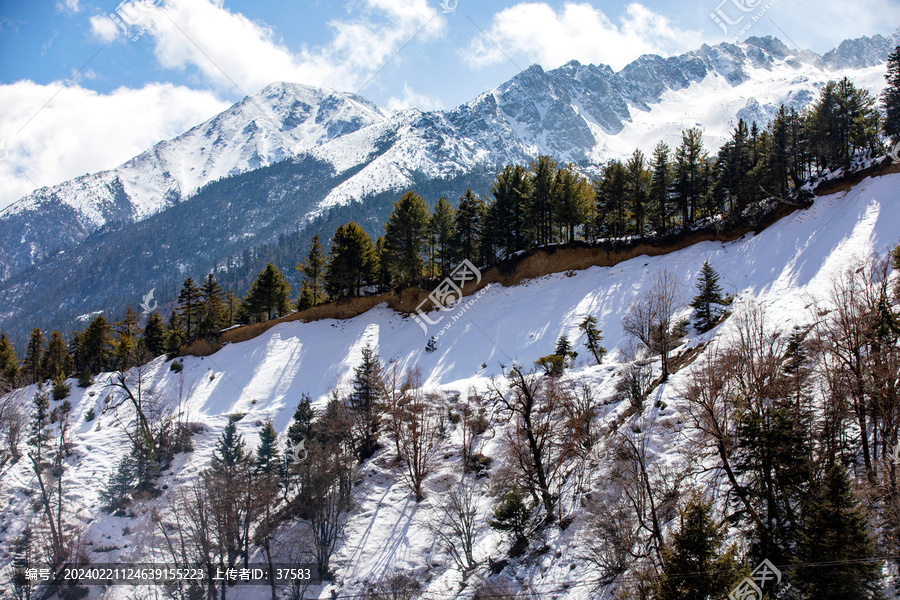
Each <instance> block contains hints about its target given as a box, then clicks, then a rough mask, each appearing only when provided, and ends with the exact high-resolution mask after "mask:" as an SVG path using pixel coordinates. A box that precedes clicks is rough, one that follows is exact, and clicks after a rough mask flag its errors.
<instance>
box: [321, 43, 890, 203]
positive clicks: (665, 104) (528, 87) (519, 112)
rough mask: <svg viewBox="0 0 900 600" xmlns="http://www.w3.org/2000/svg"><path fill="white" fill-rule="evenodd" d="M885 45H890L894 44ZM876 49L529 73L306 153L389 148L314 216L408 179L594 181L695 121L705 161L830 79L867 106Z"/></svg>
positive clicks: (758, 50)
mask: <svg viewBox="0 0 900 600" xmlns="http://www.w3.org/2000/svg"><path fill="white" fill-rule="evenodd" d="M895 37H896V39H897V40H900V34H897V35H896V36H895ZM867 39H868V38H867ZM872 39H874V38H872ZM883 41H884V43H883V44H879V43H874V42H872V41H871V40H870V41H869V44H870V45H873V46H874V47H875V49H871V48H870V49H869V50H870V51H869V52H864V48H863V46H864V47H865V48H868V46H867V45H866V44H864V43H863V42H859V43H858V44H857V45H853V44H852V43H850V42H848V44H849V45H850V47H854V48H856V49H857V51H859V52H861V53H862V56H860V57H858V58H857V59H855V60H852V61H851V60H850V59H849V58H847V59H841V60H839V59H838V57H843V56H844V55H845V54H849V51H848V50H847V48H846V47H845V48H843V50H842V51H841V52H840V53H836V54H834V55H833V56H831V58H830V59H829V61H828V63H827V65H826V64H825V61H823V59H822V58H821V57H819V56H817V55H815V54H812V53H808V52H802V53H794V52H791V51H790V50H789V49H788V48H787V47H786V46H784V45H783V44H782V43H781V42H780V41H778V40H776V39H774V38H763V39H760V38H750V39H748V40H747V41H746V42H745V43H743V44H740V45H731V44H718V45H716V46H714V47H710V46H704V47H703V48H701V49H700V50H697V51H694V52H689V53H686V54H683V55H681V56H677V57H672V58H661V57H659V56H644V57H641V58H639V59H638V60H636V61H634V62H633V63H631V64H629V65H628V66H626V67H625V68H624V69H622V70H621V71H620V72H618V73H615V72H613V71H612V69H610V68H609V67H608V66H605V65H601V66H596V65H582V64H580V63H578V62H577V61H572V62H570V63H568V64H566V65H563V66H562V67H560V68H558V69H554V70H552V71H544V70H543V69H542V68H541V67H540V66H538V65H533V66H531V67H530V68H528V69H526V70H525V71H523V72H522V73H520V74H518V75H516V76H515V77H514V78H513V79H511V80H510V81H508V82H506V83H504V84H503V85H501V86H500V87H498V88H496V89H494V90H491V91H489V92H486V93H484V94H482V95H481V96H479V97H478V98H475V99H474V100H472V101H471V102H468V103H466V104H464V105H462V106H460V107H457V108H455V109H453V110H451V111H446V112H429V113H422V112H420V111H417V110H410V111H404V112H401V113H396V114H395V115H394V116H393V117H392V118H391V119H390V120H388V121H387V122H385V123H382V124H380V125H379V126H377V133H376V132H372V131H368V130H363V131H358V132H356V133H355V134H352V135H349V136H345V137H342V138H337V139H335V140H334V141H332V142H330V143H328V144H324V145H322V146H321V147H319V148H316V149H315V150H314V151H313V153H314V154H315V155H316V156H317V157H319V158H322V159H324V160H326V161H329V162H333V163H334V164H341V165H342V166H345V168H349V167H351V166H356V165H348V164H347V160H346V157H349V156H354V155H360V154H363V155H364V154H366V153H365V152H361V151H360V146H361V145H362V146H363V147H367V148H368V149H369V151H368V153H372V152H374V148H375V146H374V144H375V142H381V143H386V144H390V150H389V151H388V152H386V153H385V154H384V155H382V156H380V157H379V158H378V159H377V160H374V161H372V162H371V163H369V164H367V165H366V166H365V167H364V168H362V169H360V170H359V172H358V173H356V174H354V176H353V177H351V178H350V179H349V180H347V181H345V182H344V183H342V184H341V185H340V186H339V187H337V188H335V189H334V190H333V191H332V192H331V194H329V196H328V197H327V198H325V199H324V200H323V201H322V202H320V204H319V208H318V210H317V214H318V213H320V212H322V211H323V210H325V209H326V208H328V207H331V206H335V205H341V204H347V203H350V202H352V201H354V200H358V199H360V198H364V197H365V196H367V195H368V194H372V193H377V192H381V191H385V190H401V189H404V188H406V187H409V186H410V185H411V184H412V183H413V182H414V181H415V179H416V177H417V176H418V177H426V178H434V177H452V176H456V175H459V174H461V173H466V172H471V171H472V170H473V169H488V170H490V169H492V168H497V167H498V166H499V165H502V164H508V163H513V162H527V161H528V160H530V159H532V158H535V157H536V156H538V155H539V154H549V155H551V156H552V157H554V158H555V159H557V160H560V161H564V162H574V163H576V164H577V165H578V166H579V167H581V168H582V169H583V170H584V171H585V172H586V174H588V175H594V174H596V169H597V167H598V165H600V164H601V163H603V162H605V161H607V160H609V159H611V158H624V157H627V156H629V155H630V154H631V153H632V152H633V151H634V150H635V148H639V149H641V150H643V151H644V152H645V154H647V153H649V152H650V151H652V149H653V147H654V146H655V145H656V144H657V143H658V142H660V141H663V142H666V143H668V144H669V146H670V147H671V148H674V147H676V146H677V145H678V144H679V143H680V141H681V132H682V131H683V130H684V129H686V128H689V127H693V126H700V124H701V123H702V124H703V126H702V129H703V130H704V142H705V145H706V148H707V150H708V151H710V152H715V151H716V150H718V148H719V147H720V146H721V145H722V144H723V143H725V141H726V140H727V139H728V137H729V136H730V134H731V130H732V129H733V127H734V125H735V124H736V123H737V121H738V119H741V118H743V119H744V120H745V121H747V122H754V121H755V122H756V123H758V124H759V125H760V126H761V127H764V126H765V124H766V123H768V122H769V121H770V120H771V119H773V118H774V116H775V113H776V112H777V111H778V108H779V107H780V106H781V105H782V104H783V105H785V106H788V107H793V108H796V109H798V110H800V109H802V108H804V107H806V106H807V105H808V104H810V103H811V102H812V101H813V100H814V99H815V98H816V97H817V95H818V93H819V88H821V87H822V86H824V85H825V83H827V82H828V81H829V80H831V79H835V78H839V77H842V76H844V75H846V76H848V77H849V78H850V79H851V80H852V81H853V82H854V83H855V84H856V85H858V86H860V87H862V88H864V89H866V90H868V91H869V92H871V93H872V94H873V95H874V96H877V95H878V94H880V92H881V90H882V89H883V88H884V69H883V67H882V66H880V65H878V63H877V62H874V60H873V57H874V56H877V55H879V54H878V52H877V51H876V49H878V48H881V46H882V45H885V44H887V42H888V41H887V40H886V39H885V40H883ZM835 52H836V51H835ZM845 64H853V65H854V67H853V68H852V69H850V68H847V67H846V66H845ZM873 64H874V65H878V66H873ZM826 67H827V68H826ZM367 144H368V146H367ZM357 164H359V163H357Z"/></svg>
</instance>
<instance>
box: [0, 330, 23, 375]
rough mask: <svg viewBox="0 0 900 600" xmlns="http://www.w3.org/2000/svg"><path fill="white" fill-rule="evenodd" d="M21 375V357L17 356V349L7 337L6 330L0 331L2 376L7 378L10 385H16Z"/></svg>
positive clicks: (0, 373) (0, 367) (0, 369)
mask: <svg viewBox="0 0 900 600" xmlns="http://www.w3.org/2000/svg"><path fill="white" fill-rule="evenodd" d="M18 375H19V359H18V358H17V357H16V349H15V348H14V347H13V345H12V342H10V341H9V338H8V337H6V332H3V333H0V378H3V379H5V380H6V382H7V383H8V385H9V386H10V387H12V386H15V384H16V379H18Z"/></svg>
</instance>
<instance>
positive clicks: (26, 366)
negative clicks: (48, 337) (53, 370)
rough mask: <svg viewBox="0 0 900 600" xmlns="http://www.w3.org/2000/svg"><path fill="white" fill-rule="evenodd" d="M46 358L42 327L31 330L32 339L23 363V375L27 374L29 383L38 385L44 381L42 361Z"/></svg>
mask: <svg viewBox="0 0 900 600" xmlns="http://www.w3.org/2000/svg"><path fill="white" fill-rule="evenodd" d="M43 357H44V334H43V333H41V328H40V327H35V328H34V329H32V330H31V337H30V338H29V339H28V351H27V353H26V354H25V360H23V361H22V373H24V374H25V377H26V378H27V381H28V383H37V382H38V381H43V379H44V377H43V376H42V375H43V372H42V371H41V359H42V358H43Z"/></svg>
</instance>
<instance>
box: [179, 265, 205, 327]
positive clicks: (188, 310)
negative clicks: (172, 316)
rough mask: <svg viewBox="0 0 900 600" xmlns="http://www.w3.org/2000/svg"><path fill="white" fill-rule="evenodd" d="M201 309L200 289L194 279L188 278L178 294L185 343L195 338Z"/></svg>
mask: <svg viewBox="0 0 900 600" xmlns="http://www.w3.org/2000/svg"><path fill="white" fill-rule="evenodd" d="M199 309H200V288H198V287H197V286H196V285H194V280H193V279H191V278H190V277H188V278H187V279H185V281H184V283H183V284H182V286H181V292H180V293H179V294H178V317H179V319H180V320H181V323H183V326H184V334H185V341H192V340H194V338H195V334H196V327H197V322H198V321H199V318H198V317H199V314H198V313H199Z"/></svg>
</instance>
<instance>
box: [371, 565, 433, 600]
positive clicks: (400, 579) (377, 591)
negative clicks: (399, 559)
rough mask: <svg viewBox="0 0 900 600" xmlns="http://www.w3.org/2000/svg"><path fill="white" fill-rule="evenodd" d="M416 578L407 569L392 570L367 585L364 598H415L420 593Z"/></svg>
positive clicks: (403, 599)
mask: <svg viewBox="0 0 900 600" xmlns="http://www.w3.org/2000/svg"><path fill="white" fill-rule="evenodd" d="M421 587H422V586H421V585H420V584H419V581H418V579H417V578H416V577H415V575H413V574H412V573H410V572H407V571H394V572H393V573H391V574H389V575H387V576H385V577H383V578H382V579H380V580H379V581H377V582H375V583H371V584H369V585H368V587H367V589H366V592H365V599H366V600H415V599H416V598H418V597H419V595H420V589H421Z"/></svg>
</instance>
